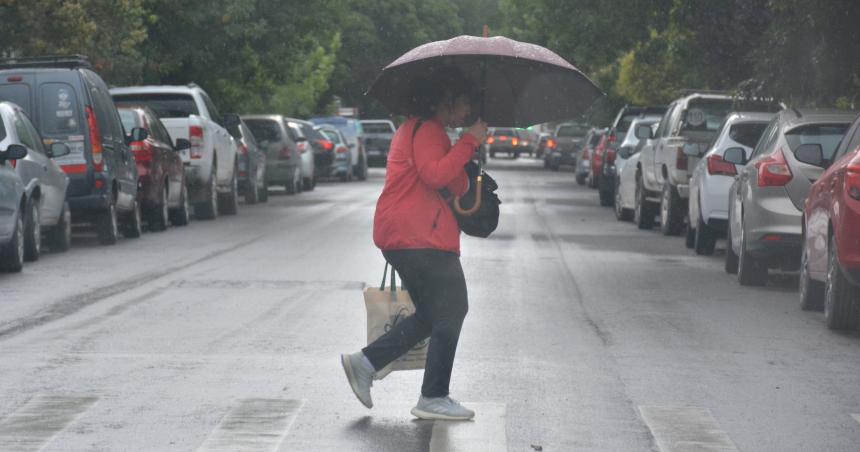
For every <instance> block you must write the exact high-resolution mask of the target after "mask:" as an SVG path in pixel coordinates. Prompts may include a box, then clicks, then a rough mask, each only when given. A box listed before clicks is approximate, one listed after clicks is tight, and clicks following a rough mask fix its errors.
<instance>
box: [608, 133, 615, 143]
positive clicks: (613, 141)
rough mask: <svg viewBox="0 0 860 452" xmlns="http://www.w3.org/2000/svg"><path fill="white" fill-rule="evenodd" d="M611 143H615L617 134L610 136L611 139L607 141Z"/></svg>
mask: <svg viewBox="0 0 860 452" xmlns="http://www.w3.org/2000/svg"><path fill="white" fill-rule="evenodd" d="M607 141H609V142H610V143H615V134H612V135H609V139H608V140H607Z"/></svg>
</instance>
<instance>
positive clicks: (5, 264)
mask: <svg viewBox="0 0 860 452" xmlns="http://www.w3.org/2000/svg"><path fill="white" fill-rule="evenodd" d="M23 214H24V212H18V215H17V216H16V218H15V230H14V231H12V240H10V241H9V243H7V244H6V246H4V247H2V248H0V271H2V272H6V273H17V272H20V271H21V269H22V268H24V220H23V219H22V218H21V216H22V215H23Z"/></svg>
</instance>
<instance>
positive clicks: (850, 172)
mask: <svg viewBox="0 0 860 452" xmlns="http://www.w3.org/2000/svg"><path fill="white" fill-rule="evenodd" d="M845 189H846V190H847V191H848V195H849V196H851V197H852V198H854V199H856V200H858V201H860V153H858V154H857V155H856V156H855V157H854V158H853V159H851V161H850V162H848V167H847V168H846V170H845Z"/></svg>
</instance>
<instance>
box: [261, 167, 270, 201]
mask: <svg viewBox="0 0 860 452" xmlns="http://www.w3.org/2000/svg"><path fill="white" fill-rule="evenodd" d="M259 199H260V202H269V181H267V180H266V174H265V173H263V186H262V187H260V189H259Z"/></svg>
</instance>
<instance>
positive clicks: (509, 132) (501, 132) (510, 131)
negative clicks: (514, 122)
mask: <svg viewBox="0 0 860 452" xmlns="http://www.w3.org/2000/svg"><path fill="white" fill-rule="evenodd" d="M493 135H495V136H501V135H505V136H509V137H515V136H517V135H516V134H515V133H514V130H513V129H496V130H494V131H493Z"/></svg>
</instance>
